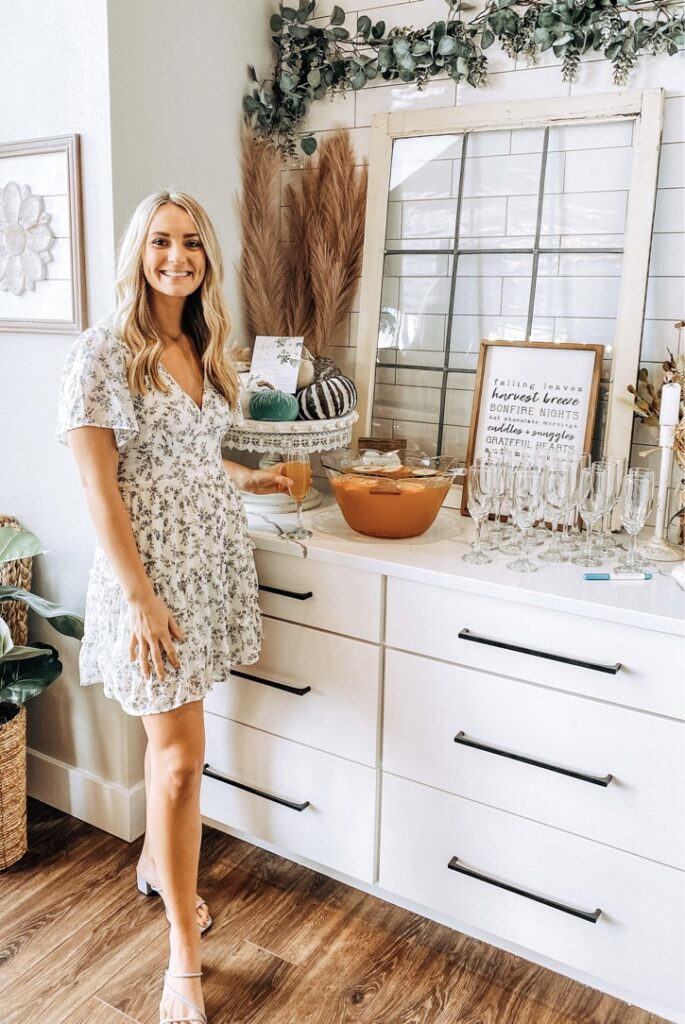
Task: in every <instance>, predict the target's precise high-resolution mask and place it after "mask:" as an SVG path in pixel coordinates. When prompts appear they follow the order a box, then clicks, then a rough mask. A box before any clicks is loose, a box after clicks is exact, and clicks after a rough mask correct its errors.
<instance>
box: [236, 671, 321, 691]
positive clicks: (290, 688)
mask: <svg viewBox="0 0 685 1024" xmlns="http://www.w3.org/2000/svg"><path fill="white" fill-rule="evenodd" d="M231 675H232V676H239V677H240V678H241V679H249V680H250V681H251V682H253V683H261V684H262V685H263V686H273V688H274V690H285V692H286V693H294V694H295V696H296V697H304V695H305V693H309V692H310V690H311V686H288V684H287V683H276V682H274V680H273V679H260V677H259V676H251V675H250V673H249V672H238V670H237V669H235V668H232V669H231Z"/></svg>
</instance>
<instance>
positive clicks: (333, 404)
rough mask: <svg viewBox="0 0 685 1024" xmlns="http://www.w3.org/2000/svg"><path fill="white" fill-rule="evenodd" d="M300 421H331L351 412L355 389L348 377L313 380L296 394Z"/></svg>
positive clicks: (355, 402) (354, 401)
mask: <svg viewBox="0 0 685 1024" xmlns="http://www.w3.org/2000/svg"><path fill="white" fill-rule="evenodd" d="M297 401H298V402H299V405H300V416H299V418H300V419H301V420H333V419H337V418H338V416H344V415H345V414H346V413H348V412H351V411H352V409H354V407H355V405H356V404H357V389H356V388H355V386H354V384H353V382H352V381H351V380H350V378H349V377H343V376H342V374H339V375H338V376H336V377H325V378H323V379H321V380H315V381H314V382H313V383H312V384H308V385H307V387H306V388H302V389H301V390H300V391H298V392H297Z"/></svg>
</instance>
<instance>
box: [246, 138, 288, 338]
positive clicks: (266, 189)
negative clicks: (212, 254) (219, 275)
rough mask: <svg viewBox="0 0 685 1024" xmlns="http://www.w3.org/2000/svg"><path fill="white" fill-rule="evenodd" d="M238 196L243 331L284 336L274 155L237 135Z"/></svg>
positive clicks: (277, 168) (277, 162) (277, 169)
mask: <svg viewBox="0 0 685 1024" xmlns="http://www.w3.org/2000/svg"><path fill="white" fill-rule="evenodd" d="M241 143H242V151H241V170H242V184H243V191H242V196H241V198H240V201H239V213H240V224H241V228H242V237H243V246H242V252H241V256H240V263H239V278H240V293H241V296H242V301H243V311H244V316H245V326H246V329H247V331H248V333H249V334H250V335H252V336H255V335H257V334H267V335H271V334H285V333H286V330H287V328H286V324H285V322H282V321H284V320H285V313H284V310H285V295H286V265H285V259H284V254H283V247H282V244H281V232H280V213H281V208H280V181H281V170H282V161H281V156H280V154H279V153H277V152H276V151H274V150H273V149H272V148H271V147H269V146H266V145H264V143H263V142H260V141H259V140H257V139H256V138H255V136H254V135H253V133H252V132H250V131H249V129H247V128H244V129H243V133H242V139H241Z"/></svg>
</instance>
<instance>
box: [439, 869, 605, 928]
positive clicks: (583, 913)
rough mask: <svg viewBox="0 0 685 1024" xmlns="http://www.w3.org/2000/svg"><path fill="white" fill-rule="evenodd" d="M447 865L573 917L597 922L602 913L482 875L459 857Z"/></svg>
mask: <svg viewBox="0 0 685 1024" xmlns="http://www.w3.org/2000/svg"><path fill="white" fill-rule="evenodd" d="M447 867H448V868H449V869H450V871H458V872H459V874H461V875H468V876H469V878H477V879H478V881H479V882H487V883H488V885H495V886H497V888H498V889H506V890H507V892H514V893H516V895H517V896H525V897H526V899H528V900H535V902H536V903H544V904H545V906H546V907H553V908H554V910H561V911H563V913H564V914H571V916H572V917H580V918H581V919H582V920H583V921H589V922H590V924H597V921H598V920H599V917H600V914H601V913H602V911H601V910H600V909H599V908H598V909H597V910H579V909H578V908H577V907H569V906H568V904H566V903H557V901H556V900H548V899H547V897H546V896H538V895H537V893H534V892H528V890H527V889H519V888H518V887H517V886H515V885H509V883H508V882H500V880H499V879H498V878H492V877H491V876H490V875H482V874H481V873H480V871H473V870H472V869H471V868H465V867H464V865H463V864H461V863H460V861H459V858H458V857H452V859H451V860H450V862H449V864H448V865H447Z"/></svg>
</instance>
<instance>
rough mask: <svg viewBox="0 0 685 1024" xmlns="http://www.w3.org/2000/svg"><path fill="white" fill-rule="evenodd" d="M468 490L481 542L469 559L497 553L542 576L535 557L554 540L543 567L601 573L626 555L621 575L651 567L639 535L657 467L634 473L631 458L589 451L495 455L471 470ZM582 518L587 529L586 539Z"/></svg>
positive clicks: (542, 554) (517, 567) (544, 554)
mask: <svg viewBox="0 0 685 1024" xmlns="http://www.w3.org/2000/svg"><path fill="white" fill-rule="evenodd" d="M467 488H468V489H467V505H468V510H469V513H470V515H471V517H472V518H473V520H474V521H475V523H476V540H475V541H474V543H473V545H472V547H473V550H472V551H470V552H468V553H467V554H466V555H464V556H463V557H464V561H465V562H471V563H474V564H476V565H484V564H486V563H488V562H491V561H492V559H491V557H490V556H489V555H488V554H487V551H488V550H495V549H497V550H499V551H501V552H502V553H504V554H509V555H516V556H517V557H516V558H515V559H514V561H511V562H508V563H507V565H508V568H510V569H512V570H513V571H514V572H523V573H531V572H536V571H537V569H538V568H539V565H538V564H536V562H535V561H533V559H532V557H531V552H532V548H533V547H534V546H536V545H543V544H545V540H546V539H547V538H549V537H551V542H550V544H549V545H548V546H546V547H545V548H544V550H543V551H542V552H540V553H539V554H538V556H537V557H538V559H539V560H542V561H543V562H568V561H570V562H573V563H574V564H576V565H582V566H585V567H588V568H596V567H597V566H600V565H602V564H603V563H604V562H605V561H606V560H607V559H610V558H611V557H612V556H614V557H618V564H617V565H616V566H615V567H614V568H613V571H614V572H618V573H633V572H636V571H640V570H641V569H642V568H643V567H644V566H643V563H642V561H641V556H640V554H639V552H638V548H637V538H638V534H639V532H640V530H641V529H642V528H643V526H644V525H645V522H646V521H647V518H648V516H649V513H650V511H651V508H652V502H653V498H654V474H653V472H652V470H651V469H638V468H630V469H628V467H627V465H626V459H625V458H605V459H600V460H598V461H597V462H592V461H591V456H590V455H589V454H588V453H587V452H585V453H583V454H582V455H579V456H575V455H574V456H567V455H559V454H557V453H552V452H545V453H541V454H540V455H519V454H517V453H510V452H501V453H489V454H487V455H483V456H480V457H479V458H477V459H476V460H475V462H474V464H473V465H472V466H470V467H469V470H468V480H467ZM617 506H618V509H619V512H620V517H621V522H622V524H623V527H624V529H625V531H626V533H627V534H628V535H629V536H630V545H629V547H628V551H627V552H624V551H623V550H622V549H620V548H618V545H617V543H616V541H615V539H614V537H613V536H612V534H611V520H612V518H613V514H614V510H615V509H616V507H617ZM491 516H492V517H493V521H492V522H490V521H489V520H490V517H491ZM578 517H580V519H581V520H582V521H583V524H584V526H585V532H586V536H585V540H584V542H583V541H582V538H581V534H580V529H579V525H578ZM486 520H488V530H487V534H486V536H485V537H484V536H483V524H484V522H485V521H486ZM503 520H506V524H505V522H503ZM512 524H513V525H512ZM547 524H549V525H550V526H551V534H550V533H549V532H548V530H547ZM598 524H599V529H598V531H597V534H596V535H595V532H594V531H595V526H597V525H598ZM536 527H537V528H538V529H535V528H536ZM517 531H518V532H517Z"/></svg>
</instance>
